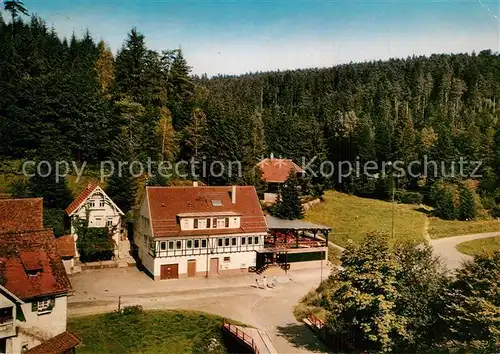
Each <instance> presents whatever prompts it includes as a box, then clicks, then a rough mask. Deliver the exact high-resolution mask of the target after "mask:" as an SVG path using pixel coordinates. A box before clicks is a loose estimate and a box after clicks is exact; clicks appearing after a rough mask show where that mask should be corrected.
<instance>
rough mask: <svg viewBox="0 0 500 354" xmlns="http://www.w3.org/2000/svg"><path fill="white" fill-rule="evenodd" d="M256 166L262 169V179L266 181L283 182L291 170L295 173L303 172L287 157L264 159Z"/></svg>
mask: <svg viewBox="0 0 500 354" xmlns="http://www.w3.org/2000/svg"><path fill="white" fill-rule="evenodd" d="M257 166H258V167H259V168H260V169H261V171H262V180H263V181H265V182H268V183H284V182H285V181H286V179H287V178H288V175H289V174H290V171H292V170H293V171H295V172H297V173H300V172H304V170H303V169H302V168H300V167H299V166H298V165H297V164H296V163H295V162H293V161H292V160H289V159H275V158H272V159H264V160H262V161H261V162H259V163H258V164H257Z"/></svg>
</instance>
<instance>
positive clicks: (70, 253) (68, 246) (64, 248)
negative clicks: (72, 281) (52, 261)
mask: <svg viewBox="0 0 500 354" xmlns="http://www.w3.org/2000/svg"><path fill="white" fill-rule="evenodd" d="M56 242H57V248H58V249H59V253H60V254H61V257H75V256H76V250H75V239H74V237H73V235H65V236H61V237H58V238H57V239H56Z"/></svg>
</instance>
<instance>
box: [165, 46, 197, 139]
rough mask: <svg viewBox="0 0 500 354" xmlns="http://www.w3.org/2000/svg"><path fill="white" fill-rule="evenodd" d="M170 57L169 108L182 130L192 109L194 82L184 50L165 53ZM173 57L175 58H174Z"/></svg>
mask: <svg viewBox="0 0 500 354" xmlns="http://www.w3.org/2000/svg"><path fill="white" fill-rule="evenodd" d="M165 57H167V58H169V59H168V61H169V62H168V64H166V65H167V67H168V85H169V90H168V108H169V109H170V112H172V118H173V122H174V127H175V129H176V130H178V131H180V130H182V129H183V128H184V127H185V126H186V124H187V123H188V121H189V116H190V114H191V111H192V103H193V95H194V84H193V81H192V80H191V77H190V76H189V75H190V72H191V68H190V67H189V65H188V64H187V61H186V59H185V58H184V55H183V54H182V50H181V49H178V50H175V51H171V52H168V53H166V54H165V56H164V58H165ZM172 57H173V59H172Z"/></svg>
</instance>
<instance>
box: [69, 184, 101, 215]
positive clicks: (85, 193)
mask: <svg viewBox="0 0 500 354" xmlns="http://www.w3.org/2000/svg"><path fill="white" fill-rule="evenodd" d="M96 188H97V184H95V183H90V184H89V185H88V186H87V187H86V188H85V189H84V190H83V192H81V193H80V195H79V196H78V197H76V199H75V200H73V201H72V202H71V204H70V205H69V206H68V207H67V208H66V210H65V211H66V214H67V215H71V213H73V212H74V211H75V210H76V208H78V206H79V205H80V204H82V202H83V201H84V200H85V199H87V198H88V197H89V195H90V194H91V193H92V192H93V191H94V189H96Z"/></svg>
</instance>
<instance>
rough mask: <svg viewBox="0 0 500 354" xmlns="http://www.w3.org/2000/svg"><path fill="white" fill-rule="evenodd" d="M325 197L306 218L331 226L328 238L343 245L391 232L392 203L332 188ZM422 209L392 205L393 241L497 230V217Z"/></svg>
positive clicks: (419, 239) (416, 240) (416, 206)
mask: <svg viewBox="0 0 500 354" xmlns="http://www.w3.org/2000/svg"><path fill="white" fill-rule="evenodd" d="M324 199H325V202H324V203H321V204H318V205H316V206H314V207H312V208H311V209H310V210H309V211H308V212H307V213H306V216H305V218H306V220H308V221H311V222H317V223H320V224H324V225H328V226H331V227H332V229H333V231H332V233H331V237H330V240H331V241H333V242H334V243H337V244H339V245H341V246H346V245H347V243H348V240H352V241H353V242H358V241H359V240H360V239H361V238H362V236H364V235H365V234H366V233H369V232H374V231H378V232H384V233H387V234H389V235H390V234H391V230H392V210H393V209H392V208H393V205H392V203H390V202H386V201H381V200H376V199H370V198H361V197H356V196H353V195H349V194H345V193H340V192H335V191H327V192H326V193H325V196H324ZM421 210H422V208H421V207H420V206H418V205H410V204H395V206H394V240H396V241H401V240H408V241H410V242H412V243H421V242H424V240H425V237H426V235H428V236H430V237H431V238H439V237H447V236H457V235H464V234H472V233H480V232H491V231H498V230H499V222H498V221H497V220H493V219H488V220H477V221H446V220H441V219H439V218H436V217H430V216H428V215H427V214H426V213H424V212H422V211H421ZM488 240H489V239H488Z"/></svg>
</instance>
